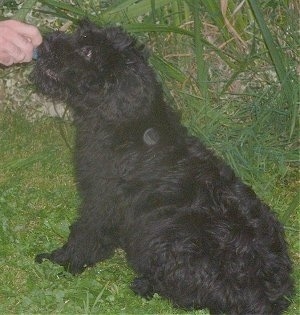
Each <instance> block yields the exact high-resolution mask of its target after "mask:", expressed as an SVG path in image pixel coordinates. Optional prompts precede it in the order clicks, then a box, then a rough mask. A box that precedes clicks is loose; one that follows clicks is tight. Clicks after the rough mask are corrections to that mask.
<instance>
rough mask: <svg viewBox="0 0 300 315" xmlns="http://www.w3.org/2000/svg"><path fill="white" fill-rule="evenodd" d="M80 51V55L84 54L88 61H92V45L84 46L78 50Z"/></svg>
mask: <svg viewBox="0 0 300 315" xmlns="http://www.w3.org/2000/svg"><path fill="white" fill-rule="evenodd" d="M78 53H79V55H80V56H82V57H83V58H84V59H85V60H87V61H90V60H91V58H92V56H93V52H92V47H90V46H84V47H82V48H81V49H80V50H79V51H78Z"/></svg>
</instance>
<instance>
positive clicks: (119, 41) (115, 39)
mask: <svg viewBox="0 0 300 315" xmlns="http://www.w3.org/2000/svg"><path fill="white" fill-rule="evenodd" d="M106 38H107V39H108V40H109V41H110V42H111V43H112V45H113V47H114V48H115V49H117V50H119V51H122V50H124V49H126V48H128V47H129V46H133V45H134V44H135V40H134V39H133V38H132V37H130V36H129V35H128V34H127V33H126V32H125V31H123V30H122V28H120V27H111V28H107V29H106Z"/></svg>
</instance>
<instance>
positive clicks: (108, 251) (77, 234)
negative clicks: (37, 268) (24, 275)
mask: <svg viewBox="0 0 300 315" xmlns="http://www.w3.org/2000/svg"><path fill="white" fill-rule="evenodd" d="M70 230H71V232H70V235H69V239H68V242H67V243H66V244H65V245H63V246H62V247H61V248H58V249H56V250H54V251H52V252H51V253H41V254H38V255H37V256H36V258H35V261H36V262H37V263H41V262H42V261H43V260H44V259H48V260H50V261H52V262H54V263H57V264H59V265H61V266H64V268H65V269H66V270H67V271H69V272H70V273H72V274H78V273H81V272H83V271H84V269H85V268H86V267H88V266H93V265H94V264H95V263H97V262H99V261H101V260H104V259H106V258H108V257H109V256H111V255H112V254H113V251H114V249H115V247H116V244H115V238H114V237H113V236H112V235H110V234H109V233H108V231H107V229H104V228H102V227H101V226H93V225H92V224H91V222H82V221H77V222H75V223H74V224H73V225H72V226H71V228H70Z"/></svg>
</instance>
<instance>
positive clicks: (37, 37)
mask: <svg viewBox="0 0 300 315" xmlns="http://www.w3.org/2000/svg"><path fill="white" fill-rule="evenodd" d="M10 22H12V27H13V29H14V30H15V31H16V32H17V33H19V34H20V35H22V36H23V37H24V38H26V39H29V41H30V42H31V43H32V45H33V46H34V47H37V46H39V45H40V44H41V43H42V40H43V39H42V35H41V33H40V32H39V30H38V29H37V27H35V26H33V25H29V24H24V23H21V22H18V21H10Z"/></svg>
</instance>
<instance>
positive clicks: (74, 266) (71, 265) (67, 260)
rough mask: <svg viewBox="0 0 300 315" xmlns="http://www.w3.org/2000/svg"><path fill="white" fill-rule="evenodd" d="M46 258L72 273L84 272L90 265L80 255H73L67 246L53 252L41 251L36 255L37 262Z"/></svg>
mask: <svg viewBox="0 0 300 315" xmlns="http://www.w3.org/2000/svg"><path fill="white" fill-rule="evenodd" d="M44 260H50V261H51V262H53V263H55V264H58V265H61V266H63V267H64V268H65V270H66V271H68V272H69V273H71V274H72V275H76V274H79V273H82V272H83V271H84V269H85V268H86V267H87V266H88V265H87V264H86V263H85V262H84V261H83V260H82V259H80V257H79V256H76V255H71V253H70V252H69V250H67V247H66V246H65V247H62V248H58V249H56V250H54V251H53V252H51V253H41V254H38V255H36V256H35V262H36V263H39V264H40V263H42V262H43V261H44Z"/></svg>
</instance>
